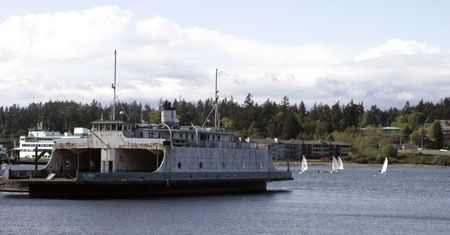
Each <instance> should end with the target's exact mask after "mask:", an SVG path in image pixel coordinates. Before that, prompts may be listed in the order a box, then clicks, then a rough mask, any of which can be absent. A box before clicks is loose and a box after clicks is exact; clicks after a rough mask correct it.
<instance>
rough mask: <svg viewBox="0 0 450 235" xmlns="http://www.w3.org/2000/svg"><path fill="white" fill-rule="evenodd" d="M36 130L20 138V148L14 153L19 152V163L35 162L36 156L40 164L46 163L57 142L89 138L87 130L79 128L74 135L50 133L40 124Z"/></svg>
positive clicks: (29, 131) (31, 130)
mask: <svg viewBox="0 0 450 235" xmlns="http://www.w3.org/2000/svg"><path fill="white" fill-rule="evenodd" d="M37 126H38V127H37V128H35V129H30V130H28V135H27V136H20V138H19V146H18V147H16V148H14V149H13V151H15V152H17V153H18V154H17V157H18V158H19V161H18V162H34V160H35V158H36V156H38V158H39V159H40V160H39V161H40V162H43V163H46V162H48V160H49V157H50V155H51V153H52V150H53V147H54V145H55V140H57V139H61V138H80V137H83V136H87V129H86V128H81V127H77V128H75V129H74V134H73V135H72V134H70V133H64V134H61V133H60V132H58V131H49V130H45V129H43V128H42V124H38V125H37Z"/></svg>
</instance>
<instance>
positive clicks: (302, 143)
mask: <svg viewBox="0 0 450 235" xmlns="http://www.w3.org/2000/svg"><path fill="white" fill-rule="evenodd" d="M246 141H247V142H251V143H257V144H266V145H267V146H268V149H269V155H270V156H271V157H272V159H273V160H300V159H301V157H302V156H303V155H304V156H305V157H308V158H321V157H331V156H348V155H349V154H350V153H351V144H348V143H344V142H338V141H323V140H279V139H277V138H275V139H269V138H267V139H246Z"/></svg>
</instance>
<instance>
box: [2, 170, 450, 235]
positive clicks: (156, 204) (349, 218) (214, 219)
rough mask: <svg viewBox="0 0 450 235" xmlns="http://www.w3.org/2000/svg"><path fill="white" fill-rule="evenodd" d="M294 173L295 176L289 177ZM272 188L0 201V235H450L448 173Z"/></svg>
mask: <svg viewBox="0 0 450 235" xmlns="http://www.w3.org/2000/svg"><path fill="white" fill-rule="evenodd" d="M294 170H295V169H294ZM318 170H325V168H321V167H320V166H312V167H310V171H309V172H307V173H306V174H303V175H299V174H294V175H295V179H294V180H293V181H287V182H277V183H270V184H269V185H268V187H269V189H270V192H268V193H264V194H246V195H224V196H197V197H195V196H188V197H170V198H149V199H133V200H128V199H121V200H53V199H52V200H50V199H30V198H28V197H27V196H26V195H25V194H11V193H0V212H1V213H0V221H1V224H0V234H80V233H83V234H112V233H113V234H449V233H450V168H400V167H399V168H396V167H391V168H390V170H389V175H387V176H374V174H375V173H376V172H377V171H378V169H375V168H351V167H348V168H347V169H346V170H345V171H343V172H341V173H338V174H319V173H318V172H317V171H318Z"/></svg>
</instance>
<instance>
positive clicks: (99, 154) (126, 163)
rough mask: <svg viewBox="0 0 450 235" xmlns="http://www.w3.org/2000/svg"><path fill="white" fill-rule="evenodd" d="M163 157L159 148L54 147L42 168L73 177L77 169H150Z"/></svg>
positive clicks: (158, 165)
mask: <svg viewBox="0 0 450 235" xmlns="http://www.w3.org/2000/svg"><path fill="white" fill-rule="evenodd" d="M163 160H164V152H163V151H162V150H153V149H152V150H146V149H110V150H105V149H100V148H98V149H57V150H55V151H54V152H53V156H52V160H51V161H50V162H49V164H48V166H47V168H46V170H47V171H48V172H51V173H55V174H56V176H64V177H70V176H73V177H75V176H76V174H77V171H78V172H91V173H95V172H104V173H106V172H153V171H156V170H157V169H158V168H159V167H160V166H161V164H162V162H163Z"/></svg>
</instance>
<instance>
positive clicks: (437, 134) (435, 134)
mask: <svg viewBox="0 0 450 235" xmlns="http://www.w3.org/2000/svg"><path fill="white" fill-rule="evenodd" d="M431 130H432V132H431V135H432V139H433V141H434V146H435V148H437V149H441V148H442V147H443V146H444V135H443V134H442V128H441V123H440V122H439V121H435V122H434V123H433V126H432V127H431Z"/></svg>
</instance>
